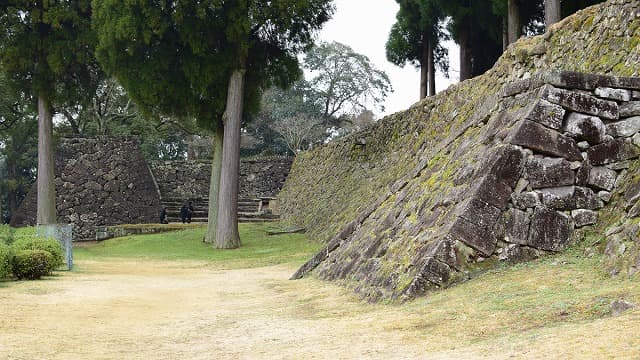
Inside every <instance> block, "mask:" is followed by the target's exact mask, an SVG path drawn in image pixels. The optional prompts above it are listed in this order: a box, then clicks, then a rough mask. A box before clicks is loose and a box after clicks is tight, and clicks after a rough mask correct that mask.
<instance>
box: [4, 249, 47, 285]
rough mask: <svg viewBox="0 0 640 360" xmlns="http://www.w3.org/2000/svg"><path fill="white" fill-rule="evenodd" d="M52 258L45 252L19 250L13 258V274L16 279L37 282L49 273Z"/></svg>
mask: <svg viewBox="0 0 640 360" xmlns="http://www.w3.org/2000/svg"><path fill="white" fill-rule="evenodd" d="M53 262H54V258H53V255H51V253H49V252H48V251H45V250H20V251H17V252H16V254H15V256H14V257H13V274H14V275H15V276H16V277H17V278H18V279H28V280H37V279H40V278H41V277H42V276H44V275H47V274H49V273H50V272H51V269H52V268H53V267H54V266H53Z"/></svg>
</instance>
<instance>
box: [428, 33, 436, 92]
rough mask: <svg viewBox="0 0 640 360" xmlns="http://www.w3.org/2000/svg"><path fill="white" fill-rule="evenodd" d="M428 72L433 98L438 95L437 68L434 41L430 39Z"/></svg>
mask: <svg viewBox="0 0 640 360" xmlns="http://www.w3.org/2000/svg"><path fill="white" fill-rule="evenodd" d="M427 44H428V47H427V72H428V74H427V75H428V77H429V92H428V95H429V96H433V95H435V94H436V67H435V63H434V58H433V57H434V54H433V40H432V39H431V38H428V40H427Z"/></svg>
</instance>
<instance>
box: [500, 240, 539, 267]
mask: <svg viewBox="0 0 640 360" xmlns="http://www.w3.org/2000/svg"><path fill="white" fill-rule="evenodd" d="M540 253H541V251H539V250H537V249H534V248H531V247H528V246H521V245H518V244H509V245H507V246H505V247H504V248H502V251H501V253H500V255H498V259H499V260H500V261H507V262H509V263H512V264H515V263H520V262H524V261H529V260H533V259H536V258H538V257H539V256H540Z"/></svg>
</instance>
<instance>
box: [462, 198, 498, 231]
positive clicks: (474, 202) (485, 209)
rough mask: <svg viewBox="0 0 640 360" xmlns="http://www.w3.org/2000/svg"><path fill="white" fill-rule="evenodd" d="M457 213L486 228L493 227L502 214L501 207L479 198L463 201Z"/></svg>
mask: <svg viewBox="0 0 640 360" xmlns="http://www.w3.org/2000/svg"><path fill="white" fill-rule="evenodd" d="M456 213H457V214H458V216H460V217H462V218H464V219H465V220H467V221H469V222H471V223H474V224H476V225H478V226H480V227H483V228H486V229H491V228H493V226H494V225H495V223H496V221H497V220H498V219H499V218H500V217H501V216H502V211H500V209H498V208H497V207H495V206H493V205H491V204H489V203H487V202H485V201H483V200H480V199H478V198H471V199H469V200H467V201H464V202H462V203H461V204H460V205H458V208H457V209H456Z"/></svg>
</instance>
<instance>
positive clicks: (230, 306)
mask: <svg viewBox="0 0 640 360" xmlns="http://www.w3.org/2000/svg"><path fill="white" fill-rule="evenodd" d="M294 270H295V268H294V266H293V265H280V266H275V267H266V268H257V269H240V270H219V269H216V268H213V267H211V265H207V264H204V263H198V262H157V261H153V262H152V261H144V262H133V261H130V260H109V261H83V262H81V263H80V264H79V271H74V272H70V273H69V272H61V273H58V274H59V275H57V276H55V277H53V278H50V279H48V280H44V281H34V282H19V283H15V282H5V283H2V282H0V358H2V359H6V358H8V359H72V358H75V359H302V358H304V359H359V358H364V359H414V358H428V359H478V358H491V359H496V358H497V359H501V358H532V359H538V358H545V357H546V358H553V359H557V358H562V359H566V358H584V359H589V358H637V357H638V356H640V355H639V354H640V352H639V349H640V336H639V335H638V332H639V330H640V312H639V311H631V312H628V313H626V314H625V315H623V316H621V317H617V318H612V317H606V318H603V319H599V320H594V321H590V322H581V323H580V322H579V323H565V324H560V325H558V326H556V327H552V328H540V329H531V330H527V331H522V330H518V331H514V333H513V334H509V336H504V333H503V334H502V335H500V336H495V335H491V332H490V331H489V330H490V329H489V328H488V327H490V326H491V325H490V324H492V319H487V324H488V325H487V328H486V330H487V332H488V334H489V335H486V334H484V330H482V329H485V328H484V327H483V326H480V327H478V326H479V325H478V324H469V328H470V329H475V330H474V332H475V333H465V332H464V331H462V332H460V330H456V332H452V331H451V329H450V328H451V326H450V324H447V323H446V322H442V321H437V322H436V321H434V320H430V318H429V316H430V312H436V311H440V310H441V309H436V308H430V306H429V304H428V302H425V305H420V306H418V305H417V304H415V303H414V304H408V305H407V304H405V305H384V304H382V305H381V304H378V305H370V304H363V303H362V302H360V301H359V300H358V299H356V298H355V297H354V296H353V295H351V292H350V291H348V290H345V289H343V288H341V287H338V286H336V285H333V284H329V283H326V282H322V281H318V280H315V279H305V280H301V281H289V280H287V278H288V277H289V276H290V275H291V273H292V272H293V271H294ZM448 311H453V312H451V313H452V314H455V313H456V312H455V309H448ZM449 320H450V321H451V322H454V323H457V324H456V329H460V325H463V327H462V328H463V329H464V326H465V324H464V322H465V321H466V319H465V316H464V315H462V316H455V315H453V316H452V317H451V318H450V319H449ZM460 322H463V324H460ZM477 329H480V330H479V331H476V330H477Z"/></svg>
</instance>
